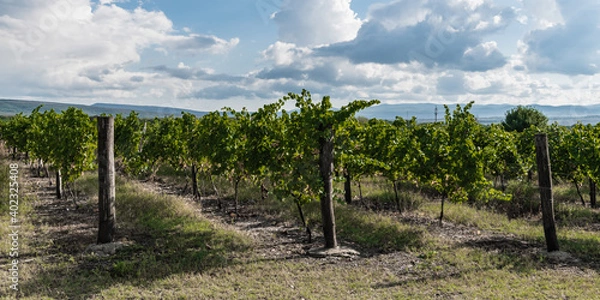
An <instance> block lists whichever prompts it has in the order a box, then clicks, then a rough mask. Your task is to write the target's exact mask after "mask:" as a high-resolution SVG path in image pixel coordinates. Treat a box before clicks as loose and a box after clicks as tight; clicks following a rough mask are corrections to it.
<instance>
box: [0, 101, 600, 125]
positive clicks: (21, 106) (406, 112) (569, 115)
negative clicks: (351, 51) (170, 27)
mask: <svg viewBox="0 0 600 300" xmlns="http://www.w3.org/2000/svg"><path fill="white" fill-rule="evenodd" d="M39 105H43V108H42V111H44V110H47V109H54V110H56V111H62V110H66V109H67V108H68V107H70V106H73V107H77V108H81V109H82V110H83V111H84V112H85V113H87V114H88V115H100V114H103V113H105V114H112V115H116V114H122V115H128V114H129V113H130V112H131V111H136V112H138V113H139V114H140V117H141V118H154V117H164V116H168V115H174V116H179V115H181V112H182V111H185V112H188V113H191V114H194V115H196V116H199V117H200V116H203V115H205V114H206V113H207V112H202V111H195V110H190V109H181V108H172V107H161V106H142V105H127V104H113V103H95V104H93V105H80V104H65V103H56V102H41V101H25V100H10V99H0V116H11V115H15V114H17V113H20V112H23V113H25V114H29V113H31V111H32V110H33V109H34V108H36V107H37V106H39ZM455 106H456V105H455V104H452V105H449V108H450V110H451V111H452V110H454V108H455ZM514 107H515V106H514V105H508V104H491V105H478V104H477V103H475V105H474V106H473V108H472V109H471V112H472V113H473V114H474V115H475V116H476V117H477V119H478V120H479V122H481V123H483V124H491V123H500V122H502V121H503V120H504V117H505V114H506V112H507V111H509V110H510V109H512V108H514ZM532 107H534V108H536V109H538V110H539V111H541V112H542V113H543V114H544V115H546V116H547V117H548V119H550V122H558V123H559V124H561V125H572V124H575V123H577V122H581V123H584V124H588V123H589V124H597V123H600V105H590V106H577V105H565V106H550V105H532ZM436 108H437V120H439V121H441V120H443V119H444V114H445V110H444V105H442V104H432V103H416V104H410V103H406V104H381V105H377V106H374V107H369V108H367V109H365V110H363V111H361V112H359V113H358V115H359V116H363V117H366V118H378V119H386V120H394V119H395V118H396V116H399V117H402V118H405V119H407V118H412V117H413V116H415V117H417V121H419V122H433V121H435V120H436V114H435V112H436Z"/></svg>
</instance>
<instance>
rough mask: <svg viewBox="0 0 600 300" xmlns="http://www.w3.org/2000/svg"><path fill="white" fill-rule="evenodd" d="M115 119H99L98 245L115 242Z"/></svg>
mask: <svg viewBox="0 0 600 300" xmlns="http://www.w3.org/2000/svg"><path fill="white" fill-rule="evenodd" d="M114 129H115V120H114V118H113V117H98V184H99V191H98V212H99V223H100V224H99V226H98V241H97V243H98V244H104V243H110V242H112V241H113V240H114V234H115V224H116V216H115V215H116V212H115V157H114Z"/></svg>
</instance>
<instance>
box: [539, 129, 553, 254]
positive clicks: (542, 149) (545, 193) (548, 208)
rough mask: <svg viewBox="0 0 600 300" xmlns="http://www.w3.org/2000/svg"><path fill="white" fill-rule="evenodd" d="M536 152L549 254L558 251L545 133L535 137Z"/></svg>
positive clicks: (550, 172)
mask: <svg viewBox="0 0 600 300" xmlns="http://www.w3.org/2000/svg"><path fill="white" fill-rule="evenodd" d="M535 150H536V158H537V166H538V177H539V178H538V181H539V188H540V198H541V199H542V218H543V223H544V235H545V236H546V246H547V248H548V252H552V251H558V250H559V249H558V239H557V238H556V225H555V224H554V203H553V202H554V200H553V198H552V171H551V168H550V155H549V152H548V138H547V136H546V134H545V133H538V134H536V135H535Z"/></svg>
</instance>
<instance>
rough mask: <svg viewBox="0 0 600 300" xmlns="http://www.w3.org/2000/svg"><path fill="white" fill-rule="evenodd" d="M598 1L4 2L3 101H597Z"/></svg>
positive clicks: (202, 105)
mask: <svg viewBox="0 0 600 300" xmlns="http://www.w3.org/2000/svg"><path fill="white" fill-rule="evenodd" d="M599 36H600V2H599V1H598V0H578V1H576V2H575V1H567V0H444V1H442V0H421V1H417V0H393V1H390V0H379V1H374V0H352V1H351V0H302V1H300V0H219V1H183V0H181V1H171V0H137V1H136V0H99V1H90V0H0V66H2V68H0V98H13V99H39V100H46V101H58V102H69V103H84V104H92V103H96V102H112V103H121V104H147V105H160V106H171V107H182V108H192V109H197V110H214V109H219V108H221V107H224V106H230V107H234V108H237V109H239V108H241V107H243V106H245V107H247V108H249V109H255V108H257V107H259V106H262V105H263V104H264V103H268V102H273V101H275V100H277V99H278V98H280V97H281V96H283V95H285V94H286V93H288V92H297V93H298V92H300V91H301V90H302V89H303V88H305V89H308V90H310V91H311V92H312V93H313V95H317V96H323V95H330V96H331V97H332V100H333V101H334V105H336V106H341V105H343V104H345V103H347V102H348V101H351V100H354V99H380V100H382V102H384V103H402V102H412V103H414V102H433V103H464V102H468V101H471V100H474V101H476V103H510V104H534V103H539V104H552V105H558V104H581V105H585V104H592V103H600V102H599V101H598V100H600V97H599V96H600V74H599V73H600V39H599V38H598V37H599Z"/></svg>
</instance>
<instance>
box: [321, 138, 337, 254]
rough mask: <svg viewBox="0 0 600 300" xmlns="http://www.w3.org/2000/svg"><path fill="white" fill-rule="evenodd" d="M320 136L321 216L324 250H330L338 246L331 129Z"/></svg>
mask: <svg viewBox="0 0 600 300" xmlns="http://www.w3.org/2000/svg"><path fill="white" fill-rule="evenodd" d="M322 134H324V135H326V136H324V137H322V138H321V140H320V146H321V149H320V153H319V164H320V171H321V179H322V180H323V185H324V186H323V195H322V196H321V216H322V218H323V235H324V236H325V248H326V249H332V248H337V246H338V244H337V237H336V234H335V215H334V212H333V178H332V174H333V159H334V156H333V155H334V154H333V153H334V152H333V151H334V144H333V131H332V130H331V128H325V129H324V130H323V133H322Z"/></svg>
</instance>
